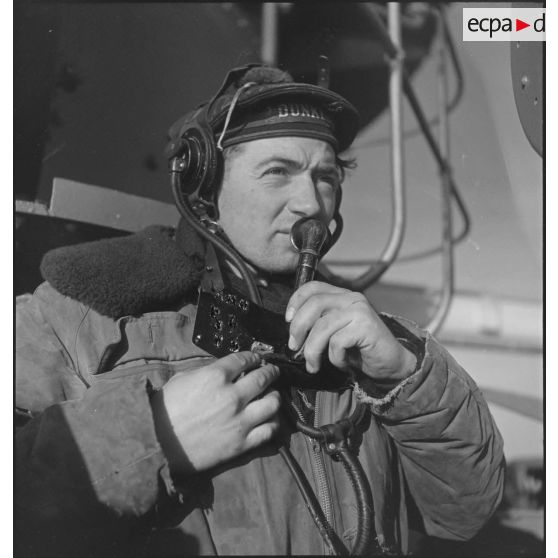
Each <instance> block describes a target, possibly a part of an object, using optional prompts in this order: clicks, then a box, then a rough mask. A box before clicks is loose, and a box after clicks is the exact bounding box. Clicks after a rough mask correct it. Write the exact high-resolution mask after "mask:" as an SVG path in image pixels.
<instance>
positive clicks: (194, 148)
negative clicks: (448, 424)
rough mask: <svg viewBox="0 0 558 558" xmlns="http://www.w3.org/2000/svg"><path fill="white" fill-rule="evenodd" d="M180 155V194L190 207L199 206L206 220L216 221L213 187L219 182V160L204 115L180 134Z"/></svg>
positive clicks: (203, 112)
mask: <svg viewBox="0 0 558 558" xmlns="http://www.w3.org/2000/svg"><path fill="white" fill-rule="evenodd" d="M177 155H180V156H181V158H182V161H183V169H182V170H181V173H180V186H181V187H180V190H181V192H182V195H183V197H184V198H188V200H189V201H190V203H191V204H192V205H195V204H197V203H199V202H201V203H202V204H203V206H204V207H205V209H206V211H207V213H208V214H209V215H210V217H213V218H215V217H217V204H216V199H215V197H216V195H215V194H216V191H217V187H216V183H217V181H219V180H220V173H221V168H222V157H221V155H220V154H219V153H218V150H217V146H216V144H215V139H214V137H213V132H212V130H211V128H210V127H209V125H208V124H207V119H206V115H205V111H202V112H201V113H200V114H197V115H196V117H195V118H194V119H193V120H192V121H191V122H189V127H188V128H186V130H185V131H184V132H183V133H182V134H181V138H180V153H179V154H177Z"/></svg>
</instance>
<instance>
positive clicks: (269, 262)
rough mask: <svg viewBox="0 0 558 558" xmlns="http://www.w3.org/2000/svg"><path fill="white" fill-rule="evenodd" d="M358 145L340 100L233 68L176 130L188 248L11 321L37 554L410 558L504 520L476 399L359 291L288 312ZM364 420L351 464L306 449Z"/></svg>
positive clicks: (41, 296)
mask: <svg viewBox="0 0 558 558" xmlns="http://www.w3.org/2000/svg"><path fill="white" fill-rule="evenodd" d="M357 130H358V121H357V115H356V111H355V109H354V108H353V107H352V105H350V103H348V102H347V101H346V100H345V99H343V98H342V97H340V96H339V95H337V94H335V93H333V92H331V91H329V90H327V89H324V88H322V87H318V86H311V85H308V84H297V83H294V82H293V81H292V78H291V77H290V76H289V75H288V74H286V73H283V72H281V71H279V70H276V69H272V68H265V67H258V66H254V67H246V68H242V69H238V70H234V71H232V72H231V73H230V74H229V75H228V76H227V79H226V80H225V83H224V84H223V87H222V88H221V89H220V90H219V92H218V93H217V94H216V95H215V96H214V98H213V99H212V100H211V101H210V102H209V103H206V104H205V105H203V106H202V107H200V108H198V109H197V110H196V111H194V112H193V113H190V114H188V115H187V116H186V117H185V118H183V119H181V120H180V121H179V122H178V123H177V124H176V125H175V126H173V128H172V129H171V136H172V141H171V143H170V145H169V148H168V153H169V157H170V159H171V171H172V173H173V184H174V192H175V196H176V199H177V205H178V207H179V208H180V209H181V212H182V213H183V217H184V219H182V220H181V222H180V224H179V226H178V228H177V230H176V231H173V230H168V229H165V228H162V227H151V228H148V229H146V230H145V231H142V232H141V233H138V234H136V235H131V236H128V237H125V238H119V239H112V240H107V241H100V242H96V243H90V244H86V245H81V246H77V247H69V248H63V249H58V250H55V251H53V252H51V253H49V254H47V256H46V257H45V259H44V261H43V264H42V272H43V275H44V277H45V279H46V282H45V283H44V284H43V285H41V286H40V287H39V288H38V289H37V291H36V292H35V294H34V295H33V297H31V298H30V299H29V300H27V301H26V302H24V303H22V304H20V305H19V307H18V311H19V321H18V327H19V329H18V346H17V349H18V376H17V394H18V395H17V405H18V408H19V409H20V413H23V414H24V415H25V416H28V417H29V421H28V423H27V424H26V425H25V426H24V427H23V428H22V429H21V431H20V433H19V435H18V454H17V460H18V461H17V463H18V469H17V481H18V486H17V511H18V516H17V517H18V518H17V530H16V535H17V536H18V545H19V549H20V552H21V555H22V556H35V555H37V556H54V555H56V556H75V555H78V554H79V555H80V556H83V555H92V556H112V555H115V556H116V555H125V556H131V555H133V556H142V555H146V556H184V555H189V554H190V555H191V554H194V555H199V554H229V555H230V554H240V555H246V554H323V553H330V552H340V553H342V552H346V551H347V550H349V551H356V550H355V549H358V552H367V553H370V554H371V553H374V552H377V553H388V554H389V553H391V554H393V553H398V552H403V553H407V552H409V551H410V550H412V548H413V540H414V535H413V533H414V532H415V531H418V532H420V531H422V532H423V533H424V534H426V535H430V536H432V537H438V538H441V539H451V540H466V539H468V538H470V537H472V536H473V535H474V534H475V533H476V532H478V530H479V529H480V528H481V527H482V526H483V525H484V523H485V522H486V521H487V520H488V518H489V517H490V516H491V514H492V513H493V511H494V510H495V508H496V506H497V504H498V502H499V500H500V497H501V493H502V482H503V455H502V442H501V438H500V435H499V433H498V431H497V429H496V427H495V425H494V423H493V421H492V418H491V416H490V413H489V411H488V408H487V406H486V403H485V401H484V400H483V398H482V395H481V394H480V392H479V390H478V388H477V387H476V386H475V384H474V382H473V381H472V380H471V378H470V377H469V376H468V375H467V374H466V373H465V372H464V371H463V370H462V369H461V368H460V367H459V365H458V364H457V363H456V362H455V361H454V360H453V359H452V357H451V356H450V355H449V354H448V353H447V352H446V351H445V350H444V349H443V348H442V347H440V346H439V345H438V344H437V343H436V341H435V340H434V339H432V338H431V337H430V336H428V334H426V333H424V332H420V331H419V330H418V329H417V328H416V327H414V326H413V325H412V324H410V323H407V322H404V321H402V320H399V319H397V320H396V319H394V318H391V317H389V316H379V315H378V314H377V313H376V312H375V311H374V309H373V308H372V307H371V306H370V304H369V303H368V301H367V300H366V298H365V297H364V296H363V295H362V294H360V293H355V292H351V291H348V290H346V289H342V288H339V287H336V286H333V285H329V284H327V283H325V282H323V281H311V282H309V283H306V284H304V285H302V286H301V287H300V288H299V289H298V290H296V292H294V293H293V285H294V282H293V276H294V272H295V269H296V266H297V261H298V254H297V251H296V250H295V249H294V248H293V246H292V244H291V240H290V233H291V229H292V226H293V225H294V223H295V222H297V221H299V219H301V218H308V217H310V218H314V219H317V220H319V221H321V222H323V223H325V224H328V225H329V224H331V223H332V222H333V221H335V222H336V223H337V226H338V227H339V223H340V221H339V219H337V216H338V210H339V201H340V188H341V182H342V179H343V174H344V168H345V166H346V163H345V162H343V160H341V159H340V158H339V153H340V152H342V151H343V150H344V149H346V148H347V147H348V146H349V145H350V143H351V142H352V140H353V138H354V136H355V134H356V132H357ZM337 232H340V229H338V230H337ZM333 238H335V233H334V235H333ZM330 244H331V242H330ZM247 283H250V285H249V284H247ZM198 293H200V294H199V299H198ZM225 293H226V294H225ZM254 293H255V294H254ZM204 297H205V298H204ZM227 297H229V298H227ZM243 297H244V298H243ZM254 297H256V298H260V299H261V300H260V302H261V306H262V307H263V309H261V308H259V306H258V305H254V304H253V303H246V300H245V299H247V298H254ZM198 300H199V302H198ZM204 300H209V301H210V305H209V306H207V307H206V306H204V304H205V302H204ZM223 301H225V302H223ZM241 302H242V304H241ZM221 303H222V304H221ZM220 304H221V306H220ZM227 304H228V305H229V306H227ZM248 304H252V306H248ZM235 305H237V306H238V307H239V308H240V310H239V311H238V312H237V311H236V310H235V311H234V312H233V311H232V310H231V312H232V313H231V314H229V315H227V316H225V309H226V308H232V306H235ZM235 308H236V306H235ZM248 309H249V310H248ZM235 312H236V313H235ZM242 312H244V313H245V315H246V316H250V319H247V320H246V324H245V325H246V328H247V329H246V330H245V331H244V330H243V332H242V335H240V334H239V335H238V336H237V337H236V338H235V339H233V341H232V342H234V343H236V345H234V346H233V345H232V344H231V345H229V346H228V349H227V348H226V347H225V346H224V344H223V343H224V335H225V334H226V331H227V327H228V328H229V329H230V330H231V331H237V330H238V328H237V320H242V319H243V318H242V316H243V314H242ZM247 312H248V313H247ZM239 316H240V317H239ZM262 316H263V318H262ZM278 317H279V320H278V319H277V318H278ZM204 320H205V321H206V322H207V323H210V324H211V327H213V328H214V329H213V330H212V332H210V334H209V338H207V335H206V334H207V331H205V330H204V329H203V324H204V323H205V322H204ZM255 321H259V322H260V323H259V325H258V327H259V328H260V329H258V332H261V331H263V330H264V329H265V328H266V327H267V330H271V333H269V332H268V334H267V335H268V337H267V338H266V339H263V338H262V339H259V337H258V335H260V333H257V332H256V333H254V332H253V331H251V329H250V328H252V325H253V324H252V323H251V322H255ZM269 324H273V327H269ZM262 328H263V329H262ZM253 329H254V331H255V329H256V328H255V325H254V328H253ZM238 331H240V330H238ZM204 336H206V337H204ZM270 338H273V339H272V341H273V343H271V344H270ZM204 339H205V341H204ZM207 339H209V345H208V344H207V342H208V341H207ZM245 339H249V340H250V343H252V342H253V341H254V343H255V344H254V343H252V344H249V345H246V344H245ZM262 340H263V341H265V342H264V343H263V345H262V343H261V341H262ZM227 342H230V340H229V341H227ZM232 342H231V343H232ZM243 343H244V345H243ZM284 345H288V347H285V346H284ZM262 346H263V347H267V349H264V350H263V351H262V350H256V349H257V347H260V348H261V347H262ZM282 347H283V348H282ZM246 348H251V349H252V351H247V350H242V349H246ZM227 353H230V354H227ZM223 354H225V355H226V356H223ZM289 355H290V356H289ZM293 355H295V356H300V355H302V356H303V357H304V360H303V364H302V365H297V362H300V358H299V359H298V360H297V359H296V358H292V356H293ZM216 356H218V357H220V358H216ZM355 409H359V410H360V411H359V412H360V414H359V417H360V418H361V420H359V421H356V420H354V421H353V422H352V423H351V422H350V420H349V421H347V417H354V416H355V415H356V414H357V412H356V411H355ZM293 410H294V411H295V412H296V414H297V416H298V425H299V428H302V429H303V430H304V429H305V432H306V433H304V432H301V431H299V430H297V429H296V428H295V427H294V426H293V424H294V421H292V420H289V419H288V418H287V417H288V416H289V415H291V414H292V411H293ZM349 423H350V424H351V427H350V428H349V429H348V430H347V431H346V432H344V434H343V435H342V436H341V438H339V440H336V441H334V442H332V443H333V445H335V444H336V443H339V445H338V448H341V449H340V450H339V451H338V452H337V453H335V452H333V455H334V456H335V457H337V460H335V459H331V458H330V456H329V455H327V454H328V452H329V449H331V448H329V449H328V447H327V446H328V444H321V443H320V440H319V439H315V438H313V437H312V435H311V434H308V432H309V430H311V428H310V427H311V426H312V425H314V426H316V427H323V426H324V425H342V424H344V425H347V424H349ZM300 425H302V426H300ZM336 428H337V427H333V428H332V429H330V430H331V431H335V430H336ZM318 430H319V429H318ZM319 432H322V433H323V432H325V430H319ZM332 440H333V438H329V441H330V442H331V441H332ZM357 454H358V457H356V455H357ZM285 455H290V456H291V457H290V458H289V457H285ZM351 455H352V456H353V457H351ZM347 456H348V457H347ZM291 458H292V460H291ZM341 458H342V459H341ZM284 459H285V461H284ZM355 459H358V463H359V464H360V465H358V464H356V465H355ZM290 460H291V461H290ZM293 463H294V465H293ZM360 467H361V468H362V472H361V473H360V472H359V471H360ZM345 468H347V470H349V475H347V474H346V471H345ZM293 475H294V477H293ZM351 475H352V476H351ZM293 479H294V480H293ZM355 479H356V480H355ZM295 481H296V482H295ZM353 484H357V485H359V490H357V492H356V493H355V492H354V491H353V486H352V485H353ZM305 487H306V488H305ZM359 491H360V492H359ZM314 493H315V494H314ZM309 494H310V495H309ZM362 494H364V496H362ZM308 508H311V509H313V511H312V513H308ZM357 508H358V509H357ZM364 516H366V517H368V519H363V517H364ZM367 521H368V523H367ZM363 526H364V527H363ZM362 531H366V532H362Z"/></svg>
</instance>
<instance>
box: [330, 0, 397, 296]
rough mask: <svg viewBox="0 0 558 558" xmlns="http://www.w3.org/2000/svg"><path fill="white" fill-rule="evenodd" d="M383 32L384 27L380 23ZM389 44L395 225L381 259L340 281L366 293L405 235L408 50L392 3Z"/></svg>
mask: <svg viewBox="0 0 558 558" xmlns="http://www.w3.org/2000/svg"><path fill="white" fill-rule="evenodd" d="M379 26H380V27H381V28H382V33H384V34H385V30H384V28H383V24H382V23H381V22H379ZM388 33H389V36H388V37H387V39H388V41H387V42H386V41H384V46H385V49H386V52H387V55H388V57H389V63H390V67H391V73H390V79H389V108H390V131H391V134H390V136H391V169H392V226H391V232H390V237H389V239H388V242H387V244H386V246H385V248H384V250H383V252H382V254H381V255H380V259H379V260H378V261H376V262H374V264H373V265H372V266H371V267H370V268H369V269H368V270H367V271H365V272H364V273H363V274H362V275H360V276H359V277H357V278H355V279H351V280H347V279H343V280H341V281H338V282H340V283H342V284H344V285H346V286H347V287H348V288H350V289H352V290H357V291H362V290H364V289H365V288H366V287H368V286H370V285H371V284H372V283H374V282H375V281H377V280H378V279H379V278H380V277H381V276H382V275H383V274H384V272H385V271H386V270H387V269H388V267H389V266H390V265H391V264H392V263H393V261H394V260H395V258H396V257H397V254H398V253H399V250H400V248H401V244H402V243H403V236H404V233H405V179H404V165H403V163H404V161H403V158H404V156H403V106H402V97H403V85H402V84H403V78H404V68H403V60H404V51H403V48H402V39H401V8H400V5H399V3H398V2H388Z"/></svg>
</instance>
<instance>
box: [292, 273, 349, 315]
mask: <svg viewBox="0 0 558 558" xmlns="http://www.w3.org/2000/svg"><path fill="white" fill-rule="evenodd" d="M349 292H350V291H348V290H347V289H342V288H340V287H335V286H333V285H329V284H327V283H321V282H319V281H309V282H308V283H305V284H304V285H302V286H301V287H300V288H299V289H297V290H296V291H295V292H294V293H293V295H292V296H291V299H290V300H289V303H288V304H287V311H286V313H285V319H286V320H287V322H290V321H291V320H292V319H293V317H294V315H295V314H296V313H297V311H298V309H299V308H300V307H301V306H302V305H303V304H304V303H305V302H306V300H308V299H309V298H310V297H311V296H313V295H316V294H342V293H349Z"/></svg>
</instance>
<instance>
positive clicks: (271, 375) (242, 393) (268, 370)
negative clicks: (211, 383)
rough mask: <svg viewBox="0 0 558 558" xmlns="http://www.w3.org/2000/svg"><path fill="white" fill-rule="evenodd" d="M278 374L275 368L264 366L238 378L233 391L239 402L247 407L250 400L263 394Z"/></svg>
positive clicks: (270, 365)
mask: <svg viewBox="0 0 558 558" xmlns="http://www.w3.org/2000/svg"><path fill="white" fill-rule="evenodd" d="M279 374H280V372H279V368H277V366H275V365H274V364H265V365H264V366H262V367H260V368H258V369H256V370H252V372H250V373H249V374H246V376H243V377H242V378H240V379H239V380H238V381H237V382H236V384H235V391H236V394H237V396H238V398H239V399H240V402H241V403H242V404H243V405H247V404H248V403H249V402H250V401H252V399H254V398H256V397H257V396H258V395H260V394H261V393H263V392H264V391H265V390H266V389H267V388H268V387H269V386H270V385H271V384H272V383H273V382H274V381H275V380H276V379H277V378H278V377H279Z"/></svg>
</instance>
